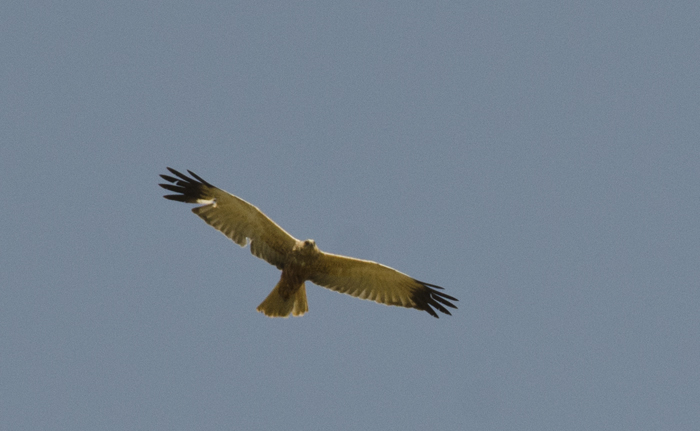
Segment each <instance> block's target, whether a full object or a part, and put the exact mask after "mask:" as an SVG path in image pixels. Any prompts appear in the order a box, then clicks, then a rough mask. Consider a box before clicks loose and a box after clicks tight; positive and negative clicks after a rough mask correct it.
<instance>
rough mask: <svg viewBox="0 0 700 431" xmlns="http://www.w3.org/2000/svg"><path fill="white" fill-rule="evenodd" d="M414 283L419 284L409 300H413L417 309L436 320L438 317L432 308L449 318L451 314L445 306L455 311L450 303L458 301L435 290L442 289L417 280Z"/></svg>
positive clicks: (455, 307)
mask: <svg viewBox="0 0 700 431" xmlns="http://www.w3.org/2000/svg"><path fill="white" fill-rule="evenodd" d="M416 282H418V283H420V287H418V288H417V289H416V290H414V291H413V296H412V298H411V299H413V302H414V303H415V304H416V308H417V309H419V310H424V311H426V312H428V314H430V315H431V316H433V317H435V318H438V319H439V318H440V316H438V314H437V313H436V312H435V310H433V308H435V309H436V310H437V311H439V312H441V313H444V314H447V315H448V316H451V315H452V313H450V311H449V310H448V309H447V308H445V306H447V307H450V308H454V309H455V310H456V309H457V306H455V305H454V304H452V303H451V302H450V301H458V299H457V298H454V297H452V296H450V295H448V294H446V293H443V292H439V291H437V290H436V289H443V288H442V287H440V286H437V285H434V284H430V283H424V282H422V281H419V280H416Z"/></svg>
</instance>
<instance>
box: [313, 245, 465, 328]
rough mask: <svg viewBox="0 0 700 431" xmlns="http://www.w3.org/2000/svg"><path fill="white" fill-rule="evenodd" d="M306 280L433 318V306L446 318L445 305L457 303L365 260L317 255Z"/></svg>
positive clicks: (413, 280)
mask: <svg viewBox="0 0 700 431" xmlns="http://www.w3.org/2000/svg"><path fill="white" fill-rule="evenodd" d="M309 279H310V280H311V281H312V282H313V283H315V284H318V285H319V286H323V287H326V288H328V289H331V290H335V291H336V292H341V293H347V294H348V295H352V296H355V297H358V298H361V299H369V300H372V301H375V302H379V303H380V304H386V305H398V306H400V307H407V308H416V309H418V310H424V311H427V312H428V313H430V315H432V316H434V317H438V315H437V313H435V311H434V310H433V307H434V308H436V309H437V310H438V311H441V312H443V313H445V314H449V315H451V313H450V312H449V311H448V310H447V308H445V306H447V307H451V308H457V307H455V306H454V304H452V303H451V302H450V301H457V299H456V298H453V297H451V296H449V295H446V294H444V293H442V292H440V291H438V290H436V289H440V290H442V287H440V286H435V285H434V284H428V283H424V282H422V281H418V280H416V279H413V278H411V277H409V276H408V275H406V274H404V273H402V272H399V271H397V270H395V269H393V268H389V267H388V266H385V265H382V264H379V263H377V262H372V261H369V260H361V259H354V258H352V257H346V256H339V255H336V254H331V253H323V252H321V255H320V256H319V258H318V260H317V261H316V262H315V264H314V266H313V272H312V275H311V276H310V277H309Z"/></svg>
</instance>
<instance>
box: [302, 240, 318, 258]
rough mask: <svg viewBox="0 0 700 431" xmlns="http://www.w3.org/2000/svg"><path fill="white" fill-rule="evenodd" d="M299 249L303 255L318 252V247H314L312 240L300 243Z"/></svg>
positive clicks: (314, 243)
mask: <svg viewBox="0 0 700 431" xmlns="http://www.w3.org/2000/svg"><path fill="white" fill-rule="evenodd" d="M301 249H302V252H303V253H305V254H307V253H308V254H311V253H314V252H319V251H320V250H319V249H318V247H316V241H314V240H312V239H307V240H306V241H304V242H302V243H301Z"/></svg>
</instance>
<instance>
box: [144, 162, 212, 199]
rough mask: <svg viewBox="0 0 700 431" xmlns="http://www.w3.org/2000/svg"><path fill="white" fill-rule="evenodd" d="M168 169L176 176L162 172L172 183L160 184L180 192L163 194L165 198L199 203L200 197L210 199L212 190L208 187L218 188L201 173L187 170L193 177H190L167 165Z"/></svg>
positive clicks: (162, 176)
mask: <svg viewBox="0 0 700 431" xmlns="http://www.w3.org/2000/svg"><path fill="white" fill-rule="evenodd" d="M167 169H168V171H169V172H170V173H171V174H173V175H174V176H175V177H171V176H170V175H164V174H161V175H160V177H161V178H162V179H164V180H165V181H168V182H169V183H171V184H158V185H159V186H161V187H162V188H164V189H166V190H168V191H171V192H175V193H178V194H175V195H165V196H163V197H164V198H165V199H169V200H171V201H178V202H186V203H197V202H198V201H199V200H200V199H209V198H210V196H208V194H209V193H210V192H209V190H208V189H210V188H216V187H214V186H213V185H211V184H209V183H208V182H206V181H204V180H203V179H202V178H201V177H200V176H199V175H197V174H195V173H193V172H192V171H189V170H188V171H187V172H189V174H190V175H192V177H193V178H190V177H188V176H187V175H185V174H183V173H181V172H178V171H176V170H175V169H173V168H171V167H167Z"/></svg>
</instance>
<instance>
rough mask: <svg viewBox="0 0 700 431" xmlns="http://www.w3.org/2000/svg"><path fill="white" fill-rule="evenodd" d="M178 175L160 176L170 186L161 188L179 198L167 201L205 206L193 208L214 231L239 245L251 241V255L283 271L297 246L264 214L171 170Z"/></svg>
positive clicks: (291, 238)
mask: <svg viewBox="0 0 700 431" xmlns="http://www.w3.org/2000/svg"><path fill="white" fill-rule="evenodd" d="M168 170H169V171H170V172H171V173H172V174H173V175H175V176H176V177H177V178H175V177H171V176H168V175H161V177H162V178H163V179H164V180H166V181H168V182H170V183H171V184H160V186H161V187H163V188H164V189H166V190H170V191H172V192H175V193H177V194H174V195H165V196H163V197H164V198H166V199H170V200H173V201H179V202H187V203H191V204H195V203H197V204H204V205H203V206H200V207H197V208H193V209H192V212H193V213H195V214H197V215H198V216H199V217H201V218H202V220H204V221H205V222H207V223H208V224H210V225H211V226H212V227H214V228H215V229H217V230H218V231H220V232H221V233H223V234H224V235H226V236H227V237H229V238H231V239H232V240H233V241H234V242H235V243H236V244H238V245H240V246H241V247H245V246H246V244H247V241H246V238H248V239H250V252H251V253H253V254H254V255H255V256H257V257H259V258H261V259H264V260H266V261H267V262H269V263H270V264H272V265H275V266H276V267H277V268H279V269H282V268H283V267H284V263H285V260H286V257H287V255H288V253H289V252H290V251H291V250H292V248H293V247H294V244H295V243H296V242H297V240H296V238H294V237H293V236H291V235H290V234H288V233H287V232H285V231H284V229H282V228H281V227H279V226H278V225H277V224H276V223H275V222H273V221H272V220H270V218H268V217H267V216H266V215H265V214H263V212H262V211H260V210H259V209H258V208H256V207H255V206H253V205H251V204H249V203H248V202H246V201H244V200H243V199H240V198H238V197H236V196H234V195H232V194H230V193H227V192H225V191H223V190H221V189H219V188H217V187H215V186H213V185H211V184H209V183H208V182H206V181H204V180H203V179H202V178H200V177H199V176H197V175H196V174H195V173H194V172H192V171H187V172H189V174H190V175H191V176H192V177H193V178H190V177H188V176H186V175H184V174H181V173H180V172H178V171H176V170H175V169H172V168H168Z"/></svg>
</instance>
